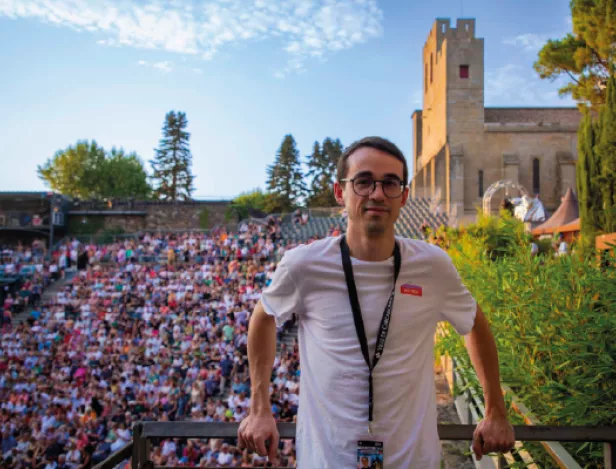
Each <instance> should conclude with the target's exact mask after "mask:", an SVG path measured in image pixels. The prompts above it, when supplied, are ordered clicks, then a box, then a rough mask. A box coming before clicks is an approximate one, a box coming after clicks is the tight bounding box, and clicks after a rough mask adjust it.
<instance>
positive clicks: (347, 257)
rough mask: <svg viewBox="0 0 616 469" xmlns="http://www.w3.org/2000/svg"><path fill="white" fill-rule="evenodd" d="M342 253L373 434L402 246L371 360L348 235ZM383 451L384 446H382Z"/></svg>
mask: <svg viewBox="0 0 616 469" xmlns="http://www.w3.org/2000/svg"><path fill="white" fill-rule="evenodd" d="M340 253H341V255H342V267H343V269H344V276H345V279H346V284H347V289H348V292H349V301H350V303H351V309H352V310H353V320H354V322H355V330H356V332H357V339H358V340H359V346H360V348H361V352H362V355H363V356H364V360H365V361H366V365H368V370H369V374H368V432H369V433H370V434H372V422H373V420H374V415H373V414H374V383H373V379H372V371H373V370H374V368H375V367H376V365H377V363H378V362H379V359H380V358H381V355H382V354H383V349H384V348H385V339H387V333H388V332H389V323H390V320H391V313H392V310H393V306H394V297H395V293H396V281H397V280H398V274H399V273H400V265H401V262H402V261H401V255H400V247H399V246H398V243H395V247H394V283H393V286H392V289H391V293H390V294H389V299H388V301H387V304H386V305H385V310H384V311H383V317H382V319H381V325H380V328H379V333H378V334H379V335H378V337H377V342H376V349H375V353H374V359H373V360H372V363H371V362H370V356H369V351H368V340H367V339H366V331H365V329H364V321H363V319H362V316H361V308H360V306H359V299H358V297H357V288H356V286H355V278H354V276H353V265H352V263H351V254H350V251H349V245H348V244H347V242H346V237H345V236H342V239H341V240H340ZM381 451H382V447H381Z"/></svg>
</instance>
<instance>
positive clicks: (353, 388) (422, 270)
mask: <svg viewBox="0 0 616 469" xmlns="http://www.w3.org/2000/svg"><path fill="white" fill-rule="evenodd" d="M336 176H337V177H336V179H337V180H336V182H335V184H334V193H335V197H336V200H337V202H338V203H339V204H340V205H343V206H344V207H345V209H346V211H347V212H348V225H347V230H346V233H345V234H344V235H340V236H337V237H329V238H325V239H323V240H320V241H316V242H313V243H311V244H309V245H302V246H299V247H296V248H295V249H292V250H289V251H287V252H286V253H285V255H284V256H283V258H282V259H281V261H280V264H279V265H278V267H277V269H276V272H275V274H274V277H273V279H272V282H271V285H269V287H268V288H267V289H266V290H264V292H263V295H262V297H261V300H260V301H259V302H258V304H257V306H256V307H255V310H254V313H253V316H252V318H251V321H250V327H249V333H248V361H249V371H250V376H251V385H252V398H251V408H250V414H249V415H248V417H247V418H246V419H244V420H243V421H242V422H241V424H240V428H239V430H238V440H239V444H240V446H242V447H244V446H245V447H248V448H249V449H252V450H253V451H256V452H257V453H258V454H259V455H261V456H264V455H266V454H267V455H268V456H269V458H270V459H271V460H276V457H277V447H278V441H279V434H278V431H277V428H276V422H275V420H274V417H273V416H272V412H271V407H270V396H269V385H270V377H271V375H272V366H273V363H274V358H275V353H276V326H277V325H278V326H280V325H282V324H284V322H285V321H287V320H288V319H289V318H290V317H291V316H292V315H293V314H296V315H297V318H298V337H299V348H300V356H301V368H302V373H301V377H300V387H301V393H300V401H299V413H298V419H297V427H296V444H297V467H298V468H300V469H304V468H305V469H310V468H316V467H318V468H321V469H327V468H336V469H347V468H354V467H357V466H358V463H361V455H362V454H373V455H378V457H379V458H381V457H382V458H383V461H384V464H383V466H384V467H386V468H388V469H408V468H421V469H432V468H434V469H436V468H438V467H440V459H441V451H440V445H439V437H438V433H437V414H436V399H435V394H436V393H435V384H434V366H433V364H434V353H433V351H434V336H435V331H436V327H437V323H438V322H439V321H448V322H449V323H451V324H452V325H453V327H454V328H455V329H456V331H457V332H458V333H459V334H461V335H463V336H465V341H466V345H467V348H468V350H469V354H470V357H471V361H472V364H473V366H474V368H475V370H476V371H477V375H478V377H479V380H480V382H481V385H482V387H483V391H484V396H485V419H484V420H483V421H481V422H480V423H479V425H478V426H477V428H476V431H475V434H474V441H473V451H474V452H475V454H476V456H477V458H478V459H481V457H482V456H483V455H485V454H487V453H489V452H493V451H501V452H506V451H509V450H510V449H511V448H512V447H513V445H514V443H515V437H514V432H513V427H512V426H511V424H510V423H509V421H508V419H507V412H506V409H505V403H504V399H503V396H502V392H501V387H500V376H499V369H498V354H497V350H496V345H495V341H494V338H493V335H492V333H491V331H490V326H489V324H488V321H487V319H486V317H485V316H484V314H483V312H482V310H481V308H480V307H479V306H478V305H477V302H476V301H475V299H474V298H473V297H472V295H471V294H470V292H469V291H468V290H467V289H466V287H465V286H464V284H463V283H462V281H461V279H460V277H459V275H458V272H457V270H456V269H455V267H454V266H453V264H452V262H451V259H450V258H449V256H448V255H447V253H446V252H445V251H443V250H442V249H440V248H438V247H436V246H432V245H430V244H428V243H425V242H423V241H419V240H414V239H405V238H402V237H398V236H395V234H394V224H395V222H396V219H397V218H398V214H399V212H400V209H401V207H402V206H404V204H405V203H406V200H407V198H408V196H409V188H408V186H407V181H408V167H407V163H406V159H405V157H404V155H403V154H402V152H401V151H400V150H399V149H398V148H397V147H396V146H395V145H394V144H393V143H391V142H389V141H388V140H385V139H382V138H379V137H367V138H364V139H362V140H359V141H358V142H355V143H353V144H352V145H351V146H350V147H348V148H347V149H346V150H345V152H344V153H343V154H342V156H341V157H340V160H339V163H338V168H337V175H336ZM266 443H268V445H267V446H266ZM358 458H359V460H358Z"/></svg>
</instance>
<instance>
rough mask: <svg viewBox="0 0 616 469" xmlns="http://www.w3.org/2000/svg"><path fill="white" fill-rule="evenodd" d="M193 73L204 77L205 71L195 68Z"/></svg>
mask: <svg viewBox="0 0 616 469" xmlns="http://www.w3.org/2000/svg"><path fill="white" fill-rule="evenodd" d="M192 71H193V73H196V74H197V75H203V70H201V69H200V68H196V67H195V68H193V69H192Z"/></svg>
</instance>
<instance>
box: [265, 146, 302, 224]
mask: <svg viewBox="0 0 616 469" xmlns="http://www.w3.org/2000/svg"><path fill="white" fill-rule="evenodd" d="M267 186H268V190H269V192H270V193H271V194H272V198H271V199H270V200H269V205H268V207H267V209H268V211H277V212H283V211H290V210H292V209H294V208H295V207H296V206H298V205H299V203H300V200H301V199H302V197H303V196H304V195H305V193H306V185H305V183H304V180H303V174H302V170H301V162H300V159H299V150H298V149H297V146H296V144H295V139H294V138H293V136H292V135H290V134H288V135H285V137H284V139H283V141H282V144H281V145H280V148H279V149H278V152H277V153H276V160H275V161H274V164H272V165H270V166H268V168H267Z"/></svg>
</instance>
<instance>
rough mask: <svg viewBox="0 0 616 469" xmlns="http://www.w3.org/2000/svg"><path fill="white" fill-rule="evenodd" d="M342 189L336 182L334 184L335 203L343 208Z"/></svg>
mask: <svg viewBox="0 0 616 469" xmlns="http://www.w3.org/2000/svg"><path fill="white" fill-rule="evenodd" d="M343 191H344V187H342V184H340V183H339V182H338V181H336V182H334V197H335V198H336V202H338V204H339V205H342V206H343V207H344V197H343V195H342V194H343Z"/></svg>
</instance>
